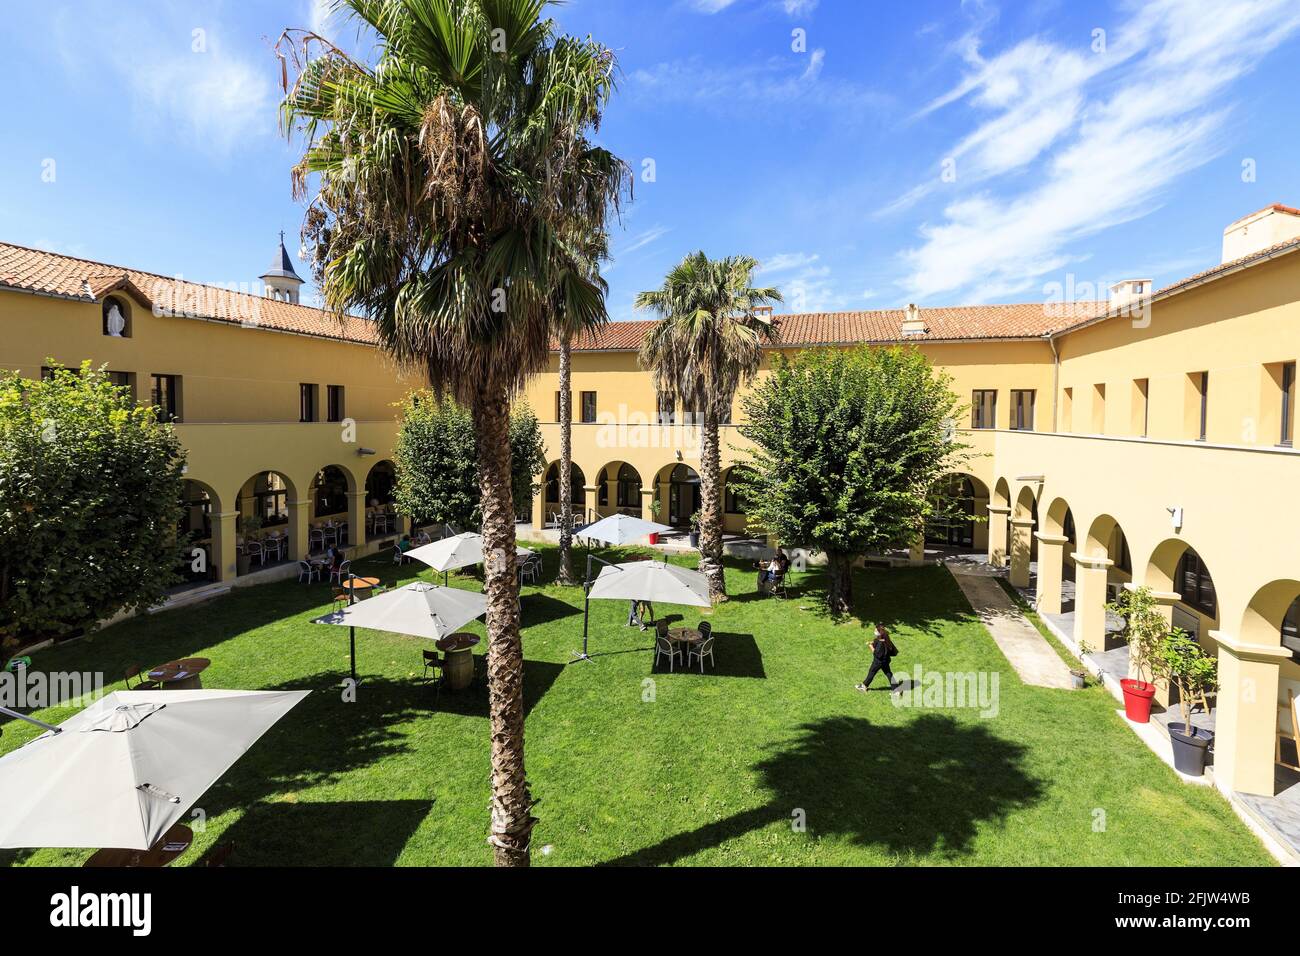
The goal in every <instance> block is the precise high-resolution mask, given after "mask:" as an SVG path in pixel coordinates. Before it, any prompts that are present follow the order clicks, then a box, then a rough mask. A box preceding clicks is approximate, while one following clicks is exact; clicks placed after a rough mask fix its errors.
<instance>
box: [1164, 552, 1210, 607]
mask: <svg viewBox="0 0 1300 956" xmlns="http://www.w3.org/2000/svg"><path fill="white" fill-rule="evenodd" d="M1174 587H1175V589H1176V590H1177V591H1178V593H1179V595H1180V600H1182V602H1183V603H1184V604H1186V605H1189V606H1190V607H1194V608H1196V609H1197V610H1198V611H1200V612H1201V613H1202V614H1204V615H1205V616H1206V617H1218V616H1219V607H1218V601H1217V599H1216V598H1215V594H1214V580H1213V578H1211V577H1210V572H1209V569H1207V568H1206V567H1205V562H1204V561H1202V560H1201V556H1200V555H1199V554H1197V553H1196V552H1195V551H1192V550H1190V549H1188V550H1187V551H1184V552H1183V557H1182V560H1180V561H1179V562H1178V573H1177V574H1175V575H1174Z"/></svg>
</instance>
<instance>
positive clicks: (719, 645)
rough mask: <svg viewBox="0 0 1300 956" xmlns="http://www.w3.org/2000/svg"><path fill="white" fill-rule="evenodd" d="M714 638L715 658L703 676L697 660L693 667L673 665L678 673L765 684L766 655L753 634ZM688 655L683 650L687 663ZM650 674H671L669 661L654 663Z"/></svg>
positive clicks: (705, 663) (709, 662) (706, 660)
mask: <svg viewBox="0 0 1300 956" xmlns="http://www.w3.org/2000/svg"><path fill="white" fill-rule="evenodd" d="M713 636H714V643H713V658H712V660H711V661H710V660H709V659H707V658H706V659H705V661H704V669H703V673H701V672H700V662H699V661H698V660H696V661H694V662H692V665H691V666H690V667H687V666H686V665H685V664H681V665H674V669H675V671H676V672H677V673H679V674H683V673H685V674H691V675H693V676H695V677H706V678H707V677H750V678H754V679H756V680H766V678H767V671H766V670H764V668H763V652H762V651H761V650H759V647H758V642H757V641H756V640H754V635H753V634H725V633H722V632H721V631H717V632H714V635H713ZM685 655H686V651H685V649H684V648H683V650H682V660H683V661H684V660H685V659H686V656H685ZM651 673H652V674H667V673H669V671H668V663H667V658H664V657H660V658H659V659H658V661H657V662H656V663H654V665H653V668H652V670H651Z"/></svg>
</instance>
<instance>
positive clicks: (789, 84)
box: [631, 49, 893, 113]
mask: <svg viewBox="0 0 1300 956" xmlns="http://www.w3.org/2000/svg"><path fill="white" fill-rule="evenodd" d="M807 56H808V61H807V62H806V63H805V62H804V61H803V59H802V58H801V57H794V56H784V57H773V58H770V59H768V60H764V61H759V62H755V63H746V64H742V65H726V66H720V65H713V64H708V63H705V62H703V61H702V60H700V59H698V58H695V59H691V60H675V61H671V62H664V63H659V64H656V65H655V66H653V67H651V68H649V69H639V70H635V71H634V72H633V73H632V77H631V78H632V90H633V92H634V93H636V94H637V95H640V96H642V97H653V98H654V99H656V100H658V101H660V102H663V103H688V104H690V105H691V106H693V107H697V108H700V107H711V108H715V109H720V110H724V111H726V112H731V113H734V112H739V111H744V110H754V109H761V110H764V111H767V110H770V109H772V108H773V106H779V105H784V104H788V103H799V104H800V105H802V106H809V107H813V106H815V107H824V108H834V109H837V110H843V109H850V108H855V109H859V110H870V109H880V108H883V107H885V106H888V105H892V103H893V100H892V98H891V97H889V96H888V95H887V94H885V93H881V92H879V91H876V90H872V89H868V88H866V87H862V86H858V85H857V84H853V83H846V82H842V81H838V80H834V81H833V80H826V79H824V78H823V77H822V75H821V74H822V72H823V68H824V67H825V63H826V51H825V50H823V49H815V50H812V51H810V53H808V54H807Z"/></svg>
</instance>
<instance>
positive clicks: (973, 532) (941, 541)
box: [925, 472, 989, 548]
mask: <svg viewBox="0 0 1300 956" xmlns="http://www.w3.org/2000/svg"><path fill="white" fill-rule="evenodd" d="M935 488H936V490H935V495H936V497H939V498H943V499H946V500H947V501H948V502H949V504H950V507H949V508H948V509H946V511H947V513H946V514H944V515H941V516H940V517H938V518H936V519H932V520H931V521H928V522H926V528H925V538H926V541H927V542H928V543H930V544H935V545H939V546H941V547H950V548H976V547H982V546H984V545H985V544H986V537H987V528H986V527H984V522H983V521H982V520H980V519H984V518H987V517H988V505H989V488H988V485H986V484H984V482H982V481H981V480H980V479H979V478H977V477H975V476H974V475H972V474H969V473H968V472H953V473H952V474H949V475H945V476H944V477H943V478H940V479H939V481H938V482H937V483H936V485H935ZM980 532H984V533H983V534H981V533H980Z"/></svg>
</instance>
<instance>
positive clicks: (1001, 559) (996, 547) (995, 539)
mask: <svg viewBox="0 0 1300 956" xmlns="http://www.w3.org/2000/svg"><path fill="white" fill-rule="evenodd" d="M1010 514H1011V509H1010V508H999V507H998V506H997V505H989V564H991V565H993V567H995V568H1004V567H1006V564H1007V517H1008V516H1009V515H1010Z"/></svg>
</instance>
